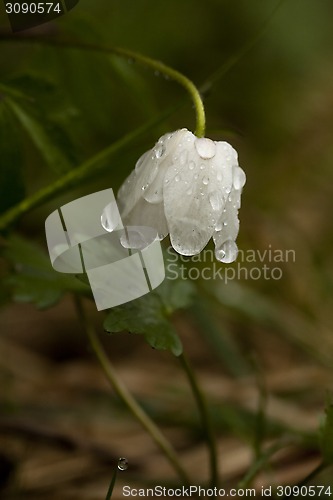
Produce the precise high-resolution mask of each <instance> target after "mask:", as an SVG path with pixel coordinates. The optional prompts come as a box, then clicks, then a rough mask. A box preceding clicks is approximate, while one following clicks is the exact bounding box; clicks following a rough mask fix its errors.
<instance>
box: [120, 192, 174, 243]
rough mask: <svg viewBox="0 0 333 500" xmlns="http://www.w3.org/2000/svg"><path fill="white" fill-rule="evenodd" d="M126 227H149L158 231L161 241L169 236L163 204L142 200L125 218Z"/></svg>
mask: <svg viewBox="0 0 333 500" xmlns="http://www.w3.org/2000/svg"><path fill="white" fill-rule="evenodd" d="M123 223H124V225H125V226H148V227H152V228H154V229H156V231H157V233H158V236H159V239H161V240H162V239H163V238H165V237H166V236H167V234H168V232H169V231H168V226H167V221H166V218H165V215H164V206H163V203H159V204H154V205H152V204H151V203H148V202H147V201H146V200H144V199H143V198H141V200H139V201H138V203H137V204H136V205H135V207H134V208H133V210H132V211H131V212H129V213H127V215H126V216H125V217H124V218H123Z"/></svg>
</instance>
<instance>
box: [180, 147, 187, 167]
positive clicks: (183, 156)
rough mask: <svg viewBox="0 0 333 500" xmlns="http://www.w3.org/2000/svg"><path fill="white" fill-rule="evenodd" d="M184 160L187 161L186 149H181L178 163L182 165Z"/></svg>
mask: <svg viewBox="0 0 333 500" xmlns="http://www.w3.org/2000/svg"><path fill="white" fill-rule="evenodd" d="M186 161H187V151H186V149H184V151H182V152H181V153H180V155H179V164H180V165H181V166H183V165H185V163H186Z"/></svg>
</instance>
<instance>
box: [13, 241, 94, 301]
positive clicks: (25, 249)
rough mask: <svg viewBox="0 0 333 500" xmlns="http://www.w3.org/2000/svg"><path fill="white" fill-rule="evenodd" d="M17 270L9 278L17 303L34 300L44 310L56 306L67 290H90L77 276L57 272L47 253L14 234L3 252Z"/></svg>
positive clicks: (85, 291) (81, 291) (80, 291)
mask: <svg viewBox="0 0 333 500" xmlns="http://www.w3.org/2000/svg"><path fill="white" fill-rule="evenodd" d="M3 256H4V257H5V258H6V259H7V260H8V261H9V262H10V263H11V264H12V267H13V273H12V274H11V275H10V276H8V277H7V279H5V285H7V287H9V288H10V289H11V290H12V297H13V299H14V300H15V301H17V302H31V303H34V304H35V305H36V306H37V307H38V308H40V309H46V308H48V307H51V306H53V305H55V304H56V303H57V302H58V301H59V300H60V299H61V298H62V297H63V295H64V294H65V293H66V292H69V291H70V292H77V293H87V292H89V288H88V287H87V286H86V285H84V284H83V283H81V282H79V281H78V280H77V279H76V278H75V277H74V276H71V275H66V274H61V273H57V272H56V271H54V269H53V268H52V266H51V262H50V259H49V257H48V255H47V254H46V252H43V251H42V249H41V248H40V247H39V246H38V245H35V244H33V243H31V242H29V241H27V240H25V239H23V238H21V237H18V236H12V237H11V238H10V239H9V240H8V241H7V245H6V247H5V249H4V251H3Z"/></svg>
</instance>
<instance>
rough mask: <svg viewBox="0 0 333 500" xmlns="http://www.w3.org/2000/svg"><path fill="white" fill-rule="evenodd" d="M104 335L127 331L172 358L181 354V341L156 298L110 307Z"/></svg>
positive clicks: (145, 298) (141, 299)
mask: <svg viewBox="0 0 333 500" xmlns="http://www.w3.org/2000/svg"><path fill="white" fill-rule="evenodd" d="M104 329H105V330H106V331H107V332H108V333H116V332H121V331H124V330H126V331H129V332H130V333H139V334H143V335H144V336H145V339H146V340H147V342H148V343H149V345H151V347H153V348H154V349H162V350H170V351H171V352H172V353H173V354H174V355H175V356H179V355H180V354H181V353H182V350H183V349H182V344H181V341H180V339H179V337H178V335H177V333H176V331H175V329H174V328H173V326H172V324H171V322H170V320H169V318H168V317H167V316H166V314H165V309H164V306H163V303H162V302H161V300H160V299H159V297H158V296H157V295H155V294H154V293H149V294H148V295H145V296H144V297H140V298H139V299H136V300H133V301H132V302H128V303H127V304H123V305H122V306H119V307H114V308H113V309H112V310H111V311H110V313H109V314H108V316H107V318H106V319H105V321H104Z"/></svg>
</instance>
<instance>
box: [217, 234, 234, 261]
mask: <svg viewBox="0 0 333 500" xmlns="http://www.w3.org/2000/svg"><path fill="white" fill-rule="evenodd" d="M237 254H238V247H237V245H236V243H235V242H234V241H233V240H227V241H225V242H224V243H222V245H220V246H217V247H216V249H215V257H216V258H217V260H219V261H220V262H224V263H225V264H230V263H231V262H234V261H235V260H236V258H237Z"/></svg>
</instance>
